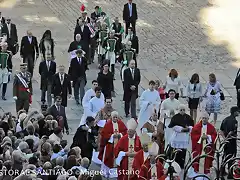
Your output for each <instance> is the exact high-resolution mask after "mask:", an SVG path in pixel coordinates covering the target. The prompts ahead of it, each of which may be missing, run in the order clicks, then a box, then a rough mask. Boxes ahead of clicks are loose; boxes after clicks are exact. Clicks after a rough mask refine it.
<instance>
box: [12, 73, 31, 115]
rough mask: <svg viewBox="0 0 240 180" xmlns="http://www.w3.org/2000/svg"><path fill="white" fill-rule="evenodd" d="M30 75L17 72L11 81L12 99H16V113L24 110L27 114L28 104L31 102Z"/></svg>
mask: <svg viewBox="0 0 240 180" xmlns="http://www.w3.org/2000/svg"><path fill="white" fill-rule="evenodd" d="M31 77H32V76H31V73H29V72H25V73H22V72H19V73H17V74H16V75H15V77H14V81H13V97H17V98H16V110H17V112H18V111H19V110H21V109H24V110H26V111H27V112H28V109H29V104H31V103H32V102H31V101H32V79H31Z"/></svg>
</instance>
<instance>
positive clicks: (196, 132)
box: [191, 121, 217, 174]
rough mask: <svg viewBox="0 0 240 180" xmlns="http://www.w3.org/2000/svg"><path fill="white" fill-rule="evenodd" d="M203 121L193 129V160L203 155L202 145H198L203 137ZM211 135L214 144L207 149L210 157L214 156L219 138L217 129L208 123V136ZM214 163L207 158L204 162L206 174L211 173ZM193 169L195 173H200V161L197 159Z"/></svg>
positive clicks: (211, 159)
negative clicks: (216, 140)
mask: <svg viewBox="0 0 240 180" xmlns="http://www.w3.org/2000/svg"><path fill="white" fill-rule="evenodd" d="M201 132H202V121H200V122H199V123H197V124H196V125H195V126H194V127H193V128H192V132H191V139H192V152H193V158H194V157H196V156H198V155H201V153H202V148H203V147H202V146H203V145H202V144H200V143H198V141H199V139H200V138H201V135H202V133H201ZM206 135H210V136H211V138H212V143H211V144H210V145H209V147H207V148H206V153H207V154H208V153H209V155H210V156H214V146H215V145H214V142H215V139H216V136H217V132H216V129H215V128H214V126H213V125H212V124H210V123H207V134H206ZM212 161H213V158H211V157H206V158H205V162H204V174H208V173H210V168H211V167H212ZM193 168H194V170H195V172H199V159H196V163H194V164H193Z"/></svg>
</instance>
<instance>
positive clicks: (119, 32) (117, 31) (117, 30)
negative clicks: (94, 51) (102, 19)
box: [112, 17, 123, 55]
mask: <svg viewBox="0 0 240 180" xmlns="http://www.w3.org/2000/svg"><path fill="white" fill-rule="evenodd" d="M112 29H113V30H114V31H115V36H116V37H117V38H118V40H117V44H116V53H117V54H118V55H119V53H120V50H121V49H122V33H123V31H122V30H123V27H122V24H121V23H120V22H119V19H118V17H115V20H114V22H113V24H112Z"/></svg>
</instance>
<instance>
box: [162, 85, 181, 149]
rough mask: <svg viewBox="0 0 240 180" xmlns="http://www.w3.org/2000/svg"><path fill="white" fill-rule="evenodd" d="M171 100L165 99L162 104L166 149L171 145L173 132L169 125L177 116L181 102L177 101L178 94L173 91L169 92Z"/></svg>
mask: <svg viewBox="0 0 240 180" xmlns="http://www.w3.org/2000/svg"><path fill="white" fill-rule="evenodd" d="M168 95H169V98H167V99H165V100H164V101H163V102H162V104H161V109H160V114H161V118H163V124H164V140H165V146H164V148H165V149H166V147H167V145H168V144H169V141H170V138H171V137H172V134H173V130H172V128H169V127H168V126H169V124H170V122H171V118H172V117H173V116H174V115H175V114H177V111H178V107H179V105H180V102H179V101H178V100H177V99H175V95H176V92H175V90H173V89H170V90H169V91H168Z"/></svg>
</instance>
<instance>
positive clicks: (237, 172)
mask: <svg viewBox="0 0 240 180" xmlns="http://www.w3.org/2000/svg"><path fill="white" fill-rule="evenodd" d="M234 168H235V169H234V172H233V177H234V178H235V179H239V178H240V161H238V166H236V167H234Z"/></svg>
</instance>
